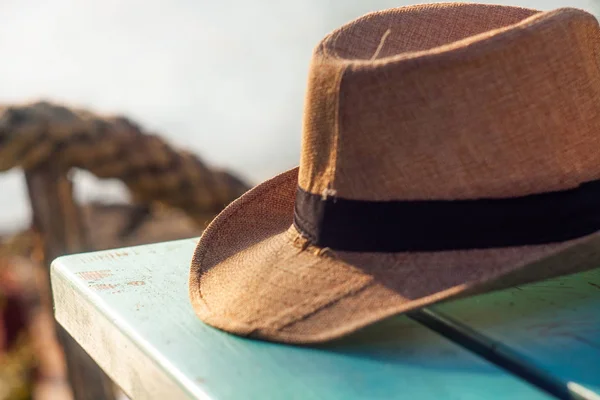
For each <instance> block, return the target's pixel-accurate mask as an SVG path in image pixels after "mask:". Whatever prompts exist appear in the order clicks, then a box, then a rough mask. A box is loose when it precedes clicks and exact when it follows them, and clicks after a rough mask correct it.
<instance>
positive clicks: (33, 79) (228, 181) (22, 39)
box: [0, 0, 600, 400]
mask: <svg viewBox="0 0 600 400" xmlns="http://www.w3.org/2000/svg"><path fill="white" fill-rule="evenodd" d="M478 2H479V3H495V4H505V5H519V6H523V7H531V8H536V9H540V10H550V9H554V8H559V7H567V6H568V7H577V8H582V9H585V10H587V11H589V12H591V13H592V14H594V15H596V16H598V15H600V0H510V1H506V0H495V1H485V0H480V1H478ZM409 4H415V2H411V1H402V0H299V1H276V0H254V1H247V0H246V1H242V0H235V1H234V0H213V1H202V0H172V1H165V0H162V1H158V0H128V1H123V0H102V1H100V0H95V1H91V0H53V1H41V0H0V55H1V59H2V62H0V108H1V105H7V104H15V103H17V104H18V103H23V102H30V101H36V100H40V99H43V100H48V101H52V102H58V103H64V104H67V105H69V106H74V107H81V108H85V109H89V110H91V111H93V112H95V113H99V114H122V115H125V116H127V117H129V118H131V119H132V120H133V121H135V122H137V123H139V124H141V126H142V127H143V128H144V130H146V131H149V132H151V133H156V134H158V135H160V137H161V138H163V139H165V140H166V141H168V142H169V143H170V144H172V145H173V146H174V147H175V148H180V149H187V150H189V151H191V152H192V153H195V154H198V155H199V156H200V157H201V158H202V160H204V161H205V162H206V163H207V164H208V165H209V166H210V167H211V168H213V167H214V166H216V167H223V168H226V169H228V170H230V171H233V173H234V175H236V176H237V177H239V178H241V180H237V178H232V177H229V176H228V175H226V174H221V173H220V172H212V173H213V174H214V176H216V177H217V178H218V179H220V180H221V181H223V182H225V186H228V187H230V189H231V190H230V191H229V192H228V193H227V194H226V195H225V197H221V200H223V201H225V200H227V199H231V198H235V196H237V195H238V194H239V192H240V191H241V190H245V189H246V188H247V187H248V186H251V185H254V184H256V183H259V182H260V181H262V180H264V179H267V178H269V177H271V176H273V175H275V174H277V173H279V172H282V171H284V170H286V169H289V168H291V167H294V166H296V165H297V164H298V161H299V154H300V134H301V132H300V130H301V121H302V112H303V101H304V91H305V85H306V78H307V72H308V65H309V60H310V57H311V53H312V50H313V48H314V46H315V45H316V44H317V43H318V42H319V40H320V39H321V38H323V36H324V35H326V34H327V33H329V32H330V31H331V30H333V29H335V28H337V27H339V26H340V25H342V24H344V23H346V22H348V21H350V20H352V19H354V18H356V17H359V16H361V15H363V14H365V13H367V12H370V11H376V10H381V9H386V8H391V7H398V6H402V5H409ZM599 106H600V105H599ZM116 132H117V133H118V130H117V131H116ZM0 133H1V132H0ZM1 139H2V137H0V140H1ZM55 144H56V143H55ZM130 147H135V146H130ZM0 149H1V147H0ZM134 150H135V149H134ZM142 153H143V151H142ZM0 161H2V160H1V159H0ZM186 162H187V163H188V164H189V165H195V166H196V167H198V164H197V163H196V164H194V163H195V161H194V160H190V159H189V158H188V159H187V161H186ZM184 164H185V163H184ZM202 168H204V167H202ZM192 169H193V168H192ZM130 172H131V171H130ZM208 172H210V170H209V171H208ZM203 173H204V172H203ZM219 174H220V175H219ZM23 175H24V174H23V172H21V170H20V169H15V170H11V171H9V172H7V173H0V188H1V190H2V192H1V193H2V194H1V195H0V400H7V399H26V398H27V399H28V398H32V397H33V398H39V399H58V400H60V399H64V400H69V399H71V398H72V393H71V392H70V391H69V385H68V384H67V381H70V382H78V381H77V379H78V378H77V376H75V375H76V372H77V369H75V368H66V365H67V364H69V360H70V359H77V357H82V356H81V354H79V355H78V354H77V351H76V350H73V349H72V348H71V349H70V350H66V351H65V352H64V353H66V354H67V357H66V358H67V362H65V357H64V354H63V352H62V350H61V346H60V345H58V344H57V343H58V340H57V338H56V337H55V336H56V335H55V330H56V327H55V326H54V325H53V319H52V314H51V306H50V296H49V291H48V280H47V265H48V262H49V260H51V259H52V258H53V257H54V256H56V255H60V254H63V253H64V252H66V251H69V250H71V251H79V250H82V249H84V248H85V249H90V248H94V249H100V248H109V247H122V246H126V245H132V244H141V243H149V242H152V241H158V240H167V239H172V238H176V237H190V236H196V235H198V234H199V232H200V226H199V225H197V224H195V223H193V222H194V221H196V222H197V221H206V220H208V218H209V217H208V215H209V214H210V213H213V212H217V211H218V209H217V208H215V207H213V208H211V209H209V210H208V211H207V213H208V214H206V215H205V214H202V212H204V211H203V210H200V211H201V213H200V214H198V215H196V216H195V217H194V218H195V220H194V221H192V220H190V219H189V218H188V217H189V215H187V216H185V215H176V214H167V215H166V216H164V217H161V216H160V214H159V213H156V212H154V213H150V212H149V211H148V210H147V209H146V208H144V206H143V205H142V207H141V208H139V209H137V208H133V206H131V205H128V206H121V208H118V207H117V208H114V207H113V208H110V207H108V208H107V207H97V206H96V207H95V208H94V207H91V208H88V209H87V211H85V210H84V211H85V212H84V214H85V215H86V216H85V218H84V219H85V221H84V223H83V225H86V226H87V228H89V227H92V229H88V230H87V231H86V227H85V226H84V227H82V228H81V229H82V232H83V233H84V234H85V235H88V234H89V236H90V238H89V239H90V243H89V246H87V247H86V245H84V244H82V243H75V244H73V243H67V242H68V240H67V239H68V238H67V236H69V235H71V236H77V232H75V234H74V233H73V231H71V232H66V230H67V228H65V226H67V225H68V224H67V223H66V222H65V221H61V220H57V219H55V220H54V222H56V223H57V224H55V225H56V228H57V229H58V230H57V231H56V232H58V234H65V238H66V239H65V240H64V243H62V244H61V243H59V245H58V247H57V245H56V241H55V243H54V247H53V246H51V245H50V244H49V241H48V237H53V236H52V229H53V227H54V225H52V224H50V225H48V224H47V225H46V226H43V224H41V225H42V226H40V224H34V226H32V224H31V221H32V211H31V208H32V207H31V205H33V208H34V209H35V204H33V203H35V201H31V199H30V198H29V196H28V192H27V187H26V184H25V179H24V176H23ZM218 179H217V180H218ZM73 180H74V182H75V184H74V190H75V197H76V199H77V201H78V203H91V202H97V201H102V202H115V203H123V202H126V201H129V200H131V194H130V193H129V191H128V189H127V187H126V186H125V184H124V183H122V182H121V181H119V180H117V179H104V180H101V179H97V178H95V177H94V176H93V175H92V174H91V173H86V172H82V171H77V172H76V173H75V174H74V176H73ZM31 182H33V180H31V179H29V183H30V185H31ZM40 182H41V181H38V184H39V183H40ZM41 183H42V186H43V184H44V182H41ZM47 183H48V182H46V184H47ZM63 183H64V182H63ZM67 185H68V186H69V190H68V198H67V200H69V199H70V195H71V192H70V190H71V189H70V183H68V184H67ZM217 186H218V185H217ZM40 187H41V186H40ZM30 189H31V186H30ZM38 189H39V187H38ZM180 189H182V187H180ZM188 189H189V188H188ZM203 189H204V188H201V189H200V190H203ZM182 190H183V189H182ZM38 191H39V190H38ZM50 192H51V190H50V191H49V192H48V193H50ZM213 194H214V193H213ZM214 196H216V194H214ZM227 196H229V197H227ZM41 197H42V199H41V200H42V201H44V200H45V199H44V196H41ZM217 197H218V196H217ZM58 200H60V199H58V198H55V199H54V200H53V201H54V204H53V207H55V208H56V207H58V208H60V207H61V201H58ZM63 200H64V199H63ZM171 200H172V199H171ZM171 200H170V201H171ZM48 201H49V202H51V201H50V200H48ZM172 201H174V202H176V200H172ZM225 202H226V201H225ZM204 203H206V202H204ZM204 203H202V199H199V202H198V204H204ZM213 203H214V202H213ZM198 204H196V206H197V205H198ZM216 204H217V205H220V204H222V202H219V201H217V203H216ZM223 204H224V203H223ZM38 205H39V204H38ZM63 205H64V204H63ZM171 205H173V204H171ZM175 205H176V206H177V204H175ZM42 208H43V207H42ZM46 208H49V209H50V211H52V207H46ZM67 208H68V207H67ZM175 208H177V207H175ZM191 208H192V209H191V211H198V209H195V210H194V209H193V207H191ZM197 208H198V207H197ZM200 208H201V207H200ZM140 210H141V211H140ZM63 211H64V210H63ZM71 211H72V210H71ZM186 211H187V213H188V214H189V213H190V209H188V210H186ZM86 212H87V214H86ZM58 214H60V213H58ZM148 214H152V218H150V219H151V220H150V222H149V223H146V224H145V225H144V224H141V223H140V221H143V219H144V218H146V217H147V216H148ZM183 214H185V213H183ZM140 216H141V217H140ZM38 217H39V215H38ZM161 218H162V219H161ZM186 218H187V219H186ZM194 218H192V219H194ZM50 220H51V218H50ZM123 220H129V221H130V222H131V221H133V223H132V226H138V228H139V226H141V228H139V229H137V228H136V229H137V230H135V229H134V230H131V229H130V230H127V229H125V228H127V227H125V228H123V226H122V225H123ZM38 222H39V221H38ZM71 222H72V221H71ZM61 223H62V224H63V226H62V228H64V229H63V231H60V229H61V227H60V226H58V225H60V224H61ZM152 223H154V225H152ZM140 224H141V225H140ZM125 225H127V224H125ZM123 229H125V231H127V232H128V233H127V234H123ZM66 233H68V234H66ZM85 235H83V236H85ZM61 246H62V247H61ZM69 246H71V247H69ZM59 336H60V329H59ZM62 345H63V347H64V345H65V342H64V339H63V341H62ZM67 347H68V346H67ZM69 354H70V355H69ZM69 357H75V358H69ZM80 361H81V360H80ZM84 361H85V360H84ZM84 361H82V362H84ZM85 362H91V361H90V360H88V361H85ZM88 366H89V365H88ZM92 367H94V368H95V365H92ZM67 369H68V371H70V373H67ZM82 370H83V369H82ZM74 372H75V375H73V373H74ZM98 373H99V374H100V375H101V373H100V372H98ZM67 375H68V379H67ZM100 375H94V376H96V378H93V379H92V382H105V381H106V378H103V377H101V376H100ZM89 376H92V375H89ZM88 379H89V377H88ZM34 381H36V382H37V383H36V384H35V385H34V384H32V382H34ZM80 383H82V385H81V387H82V388H83V389H82V390H83V391H84V392H90V385H89V382H85V381H84V380H81V382H80ZM102 385H103V384H98V385H96V387H95V388H94V390H98V393H99V392H101V391H102V390H104V389H103V388H102V387H101V386H102ZM71 386H73V385H71ZM107 390H108V391H110V390H112V389H107ZM76 397H78V398H90V399H95V398H106V399H109V398H112V397H110V396H101V395H98V396H94V395H89V396H87V397H86V396H76Z"/></svg>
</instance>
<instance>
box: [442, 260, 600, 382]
mask: <svg viewBox="0 0 600 400" xmlns="http://www.w3.org/2000/svg"><path fill="white" fill-rule="evenodd" d="M432 309H433V310H439V311H441V312H443V313H444V314H446V315H448V316H450V317H451V318H453V319H455V320H458V321H459V322H462V323H463V324H465V325H467V326H469V327H471V328H473V329H475V330H477V331H478V332H479V333H483V334H484V335H486V336H488V337H490V338H492V339H495V340H498V341H500V342H502V343H503V344H505V345H507V346H510V347H511V348H512V349H514V350H516V351H517V352H518V353H519V354H521V355H522V356H523V357H526V358H527V359H529V360H530V361H532V362H533V363H535V364H537V365H538V366H540V367H542V368H544V369H545V370H546V371H548V372H549V373H551V374H553V375H554V376H556V377H557V378H559V379H561V380H563V381H564V382H565V383H568V382H575V383H576V384H579V385H581V386H583V387H585V388H587V389H590V390H593V391H595V392H596V393H600V269H595V270H592V271H588V272H584V273H580V274H576V275H570V276H565V277H561V278H558V279H553V280H549V281H544V282H539V283H535V284H530V285H526V286H522V287H517V288H513V289H508V290H504V291H501V292H497V293H489V294H485V295H481V296H477V297H474V298H470V299H463V300H459V301H455V302H451V303H448V304H444V305H439V306H437V307H433V308H432Z"/></svg>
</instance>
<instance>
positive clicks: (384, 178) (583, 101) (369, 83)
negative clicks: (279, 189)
mask: <svg viewBox="0 0 600 400" xmlns="http://www.w3.org/2000/svg"><path fill="white" fill-rule="evenodd" d="M598 31H599V30H598V22H597V21H596V19H595V18H594V17H593V16H592V15H591V14H589V13H586V12H584V11H581V10H576V9H570V8H565V9H559V10H556V11H553V12H539V11H536V10H530V9H524V8H518V7H504V6H489V5H479V4H433V5H423V6H414V7H404V8H399V9H393V10H388V11H384V12H380V13H373V14H369V15H367V16H365V17H363V18H360V19H358V20H356V21H354V22H352V23H350V24H348V25H346V26H344V27H342V28H341V29H339V30H337V31H335V32H333V33H332V34H331V35H329V36H328V37H326V38H325V39H324V40H323V41H322V42H321V43H320V44H319V45H318V46H317V48H316V49H315V51H314V54H313V59H312V63H311V68H310V73H309V84H308V91H307V96H306V105H305V117H304V126H303V141H302V155H301V162H300V173H299V186H300V188H301V189H303V190H304V191H307V192H309V193H313V194H320V195H324V196H325V197H327V196H328V195H332V196H336V197H340V198H347V199H356V200H372V201H386V200H421V199H424V200H429V199H441V200H446V199H476V198H504V197H516V196H523V195H527V194H532V193H543V192H548V191H555V190H561V189H566V188H570V187H575V186H577V185H579V184H580V183H582V182H586V181H590V180H595V179H599V178H600V163H598V156H597V154H598V147H597V146H598V145H599V144H600V143H599V142H600V140H599V139H598V137H599V135H598V132H597V130H598V128H600V113H599V112H598V110H599V107H600V80H599V73H598V72H599V68H598V60H597V54H596V50H597V49H598V40H599V39H600V36H599V35H598V33H599V32H598Z"/></svg>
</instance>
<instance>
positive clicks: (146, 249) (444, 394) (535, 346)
mask: <svg viewBox="0 0 600 400" xmlns="http://www.w3.org/2000/svg"><path fill="white" fill-rule="evenodd" d="M196 242H197V239H188V240H181V241H175V242H167V243H160V244H154V245H148V246H139V247H132V248H125V249H119V250H111V251H102V252H96V253H89V254H80V255H72V256H66V257H62V258H59V259H57V260H56V261H55V262H54V263H53V266H52V286H53V292H54V298H55V313H56V318H57V319H58V321H59V322H60V323H61V324H62V325H63V326H64V327H65V328H66V330H67V331H68V332H69V333H70V334H71V335H72V336H73V337H74V338H75V339H76V340H77V341H78V342H79V343H80V344H81V345H82V346H83V348H84V349H85V350H86V351H87V352H88V353H89V354H90V355H91V356H92V357H93V358H94V359H95V360H96V362H97V363H98V364H99V365H100V366H101V367H102V368H103V369H104V370H105V371H106V372H107V374H108V375H109V376H110V377H111V378H112V379H113V380H114V381H115V382H116V383H117V384H118V385H119V386H120V387H121V388H122V389H123V390H124V391H125V392H126V393H127V394H128V395H129V396H130V397H131V398H132V399H135V400H138V399H392V398H399V399H430V398H431V399H550V398H555V396H559V397H563V398H582V399H598V398H600V396H599V395H598V393H600V270H596V271H592V272H588V273H585V274H580V275H575V276H570V277H566V278H561V279H558V280H554V281H550V282H542V283H538V284H535V285H529V286H526V287H521V288H516V289H510V290H506V291H503V292H498V293H493V294H487V295H482V296H477V297H474V298H469V299H463V300H459V301H454V302H451V303H447V304H443V305H438V306H436V307H434V308H432V309H429V310H424V311H423V312H419V313H417V314H414V315H411V316H398V317H394V318H391V319H389V320H387V321H384V322H382V323H379V324H376V325H373V326H371V327H369V328H367V329H365V330H363V331H360V332H358V333H356V334H354V335H351V336H349V337H346V338H344V339H341V340H337V341H334V342H331V343H326V344H323V345H319V346H311V347H300V346H290V345H282V344H276V343H267V342H260V341H256V340H249V339H244V338H240V337H237V336H233V335H230V334H227V333H224V332H221V331H218V330H216V329H213V328H211V327H209V326H207V325H205V324H203V323H202V322H201V321H200V320H199V319H198V318H197V317H196V316H195V315H194V312H193V310H192V308H191V306H190V304H189V301H188V297H187V278H188V268H189V264H190V260H191V257H192V253H193V250H194V247H195V244H196ZM507 360H508V361H507ZM540 377H541V378H540ZM538 378H539V379H538ZM542 378H543V379H545V381H543V382H542V381H540V379H542ZM543 379H542V380H543ZM548 382H550V387H551V390H550V391H549V390H548V387H547V386H544V383H548ZM552 388H553V389H552Z"/></svg>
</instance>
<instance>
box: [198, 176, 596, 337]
mask: <svg viewBox="0 0 600 400" xmlns="http://www.w3.org/2000/svg"><path fill="white" fill-rule="evenodd" d="M297 182H298V169H297V168H294V169H292V170H290V171H287V172H285V173H283V174H281V175H279V176H277V177H275V178H273V179H271V180H268V181H266V182H264V183H262V184H260V185H258V186H257V187H255V188H254V189H252V190H250V191H249V192H247V193H246V194H245V195H243V196H242V197H240V198H239V199H238V200H236V201H235V202H233V203H232V204H230V205H229V206H228V207H227V208H226V209H225V210H224V211H223V212H222V213H221V214H220V215H219V216H218V217H217V218H216V219H215V220H214V221H213V222H212V223H211V224H210V225H209V227H208V228H207V229H206V231H205V232H204V234H203V236H202V237H201V239H200V242H199V243H198V246H197V248H196V251H195V254H194V257H193V261H192V267H191V271H190V281H189V291H190V298H191V301H192V304H193V307H194V310H195V312H196V314H197V315H198V316H199V317H200V319H201V320H203V321H204V322H205V323H207V324H209V325H211V326H214V327H216V328H219V329H222V330H225V331H228V332H231V333H234V334H237V335H242V336H250V337H254V338H260V339H264V340H270V341H279V342H288V343H315V342H323V341H327V340H331V339H334V338H338V337H340V336H343V335H346V334H348V333H351V332H353V331H355V330H357V329H360V328H362V327H365V326H367V325H369V324H372V323H374V322H376V321H379V320H381V319H384V318H386V317H389V316H392V315H395V314H399V313H404V312H407V311H410V310H413V309H416V308H420V307H423V306H426V305H430V304H432V303H436V302H439V301H442V300H446V299H449V298H453V297H456V296H460V295H466V294H473V293H476V292H481V291H487V290H492V289H498V288H503V287H507V286H512V285H516V284H522V283H526V282H530V281H534V280H540V279H545V278H549V277H553V276H558V275H563V274H566V273H571V272H578V271H582V270H586V269H591V268H594V267H596V266H598V265H600V235H598V233H594V234H592V235H588V236H585V237H581V238H578V239H575V240H570V241H567V242H561V243H553V244H545V245H535V246H520V247H510V248H495V249H475V250H460V251H438V252H403V253H357V252H337V251H331V250H329V249H319V248H315V247H313V246H311V245H310V244H309V243H307V242H306V240H305V239H303V238H302V236H301V235H300V234H299V233H298V231H297V230H296V228H295V227H294V226H293V224H292V222H293V213H294V202H295V195H296V187H297ZM465 218H468V216H465Z"/></svg>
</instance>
